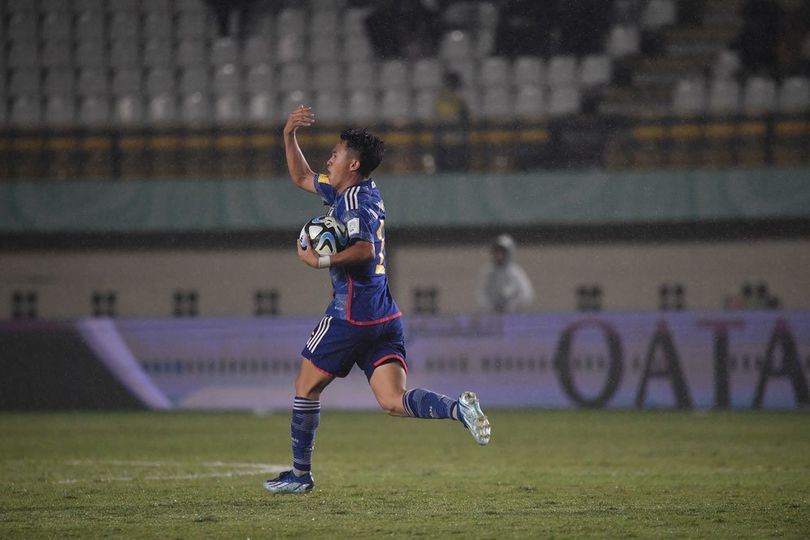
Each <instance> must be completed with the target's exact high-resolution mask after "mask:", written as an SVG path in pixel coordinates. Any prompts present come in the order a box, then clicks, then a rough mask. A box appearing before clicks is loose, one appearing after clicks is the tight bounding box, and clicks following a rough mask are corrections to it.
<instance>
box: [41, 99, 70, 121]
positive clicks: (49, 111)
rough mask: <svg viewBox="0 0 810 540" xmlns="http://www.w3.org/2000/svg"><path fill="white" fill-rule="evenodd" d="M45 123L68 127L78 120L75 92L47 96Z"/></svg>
mask: <svg viewBox="0 0 810 540" xmlns="http://www.w3.org/2000/svg"><path fill="white" fill-rule="evenodd" d="M44 120H45V123H46V124H47V125H49V126H53V127H68V126H71V125H73V123H74V122H75V121H76V100H75V96H74V95H73V94H68V95H63V94H54V95H50V96H48V97H47V98H45V115H44Z"/></svg>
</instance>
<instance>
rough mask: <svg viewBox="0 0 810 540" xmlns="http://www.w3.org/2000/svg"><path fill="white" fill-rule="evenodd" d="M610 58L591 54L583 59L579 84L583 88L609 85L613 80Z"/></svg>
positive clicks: (604, 55)
mask: <svg viewBox="0 0 810 540" xmlns="http://www.w3.org/2000/svg"><path fill="white" fill-rule="evenodd" d="M611 71H612V70H611V62H610V57H609V56H608V55H606V54H590V55H588V56H586V57H585V58H583V59H582V63H581V64H580V70H579V83H580V85H582V87H583V88H593V87H596V86H601V85H605V84H608V83H609V82H610V79H611Z"/></svg>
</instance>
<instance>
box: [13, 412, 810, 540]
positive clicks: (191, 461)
mask: <svg viewBox="0 0 810 540" xmlns="http://www.w3.org/2000/svg"><path fill="white" fill-rule="evenodd" d="M488 412H489V413H490V419H491V421H492V425H493V435H492V437H493V438H492V443H491V444H490V445H489V446H487V447H483V448H482V447H478V446H477V445H476V444H475V443H474V441H473V440H472V437H470V436H469V434H468V433H466V432H465V431H464V430H463V428H461V427H460V426H456V425H452V424H450V423H449V422H446V421H424V420H422V421H420V420H412V419H394V418H387V417H385V416H384V415H382V414H381V413H340V412H332V411H329V410H328V409H327V410H325V412H324V413H323V414H322V421H321V429H319V431H318V435H317V438H316V449H315V479H316V482H317V484H318V485H317V487H316V489H315V491H314V492H313V493H311V494H309V495H305V496H291V495H287V496H280V495H276V496H274V495H271V494H269V493H266V492H265V491H264V489H263V488H262V481H263V480H264V479H265V478H267V477H269V476H273V475H274V474H273V473H271V472H270V471H272V470H273V467H272V466H273V465H285V464H287V463H288V462H289V461H290V450H289V416H288V415H287V414H274V415H269V416H255V415H251V414H236V413H234V414H208V413H188V414H180V413H163V414H160V413H104V414H99V413H65V414H10V413H4V414H0V473H1V474H2V480H3V484H2V485H3V489H2V493H0V537H2V538H38V537H52V538H65V537H79V538H87V537H115V538H205V537H217V538H284V537H288V538H304V537H309V538H347V537H351V538H354V539H357V538H379V537H402V538H405V537H408V538H411V537H426V538H453V537H459V538H462V537H463V538H465V539H467V538H494V539H500V538H549V537H555V538H561V537H571V538H583V537H599V538H604V537H641V538H650V537H656V538H657V537H690V538H693V537H702V538H722V537H725V538H731V537H734V538H739V537H746V538H765V537H786V538H808V537H810V416H808V415H807V414H800V413H707V414H699V413H674V412H593V411H565V412H562V411H554V412H551V411H519V412H518V411H497V410H495V411H488Z"/></svg>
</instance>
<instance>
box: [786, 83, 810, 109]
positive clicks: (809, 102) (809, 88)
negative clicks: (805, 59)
mask: <svg viewBox="0 0 810 540" xmlns="http://www.w3.org/2000/svg"><path fill="white" fill-rule="evenodd" d="M808 110H810V79H808V78H807V77H788V78H787V79H785V80H784V81H782V86H780V87H779V111H780V112H783V113H788V114H790V113H801V112H807V111H808Z"/></svg>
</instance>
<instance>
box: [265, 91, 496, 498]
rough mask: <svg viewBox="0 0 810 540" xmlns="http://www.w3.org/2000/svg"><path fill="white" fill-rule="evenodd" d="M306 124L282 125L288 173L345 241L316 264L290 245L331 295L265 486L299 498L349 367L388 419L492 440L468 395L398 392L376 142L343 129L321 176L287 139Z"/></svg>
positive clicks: (401, 373) (304, 119)
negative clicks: (286, 447) (330, 393)
mask: <svg viewBox="0 0 810 540" xmlns="http://www.w3.org/2000/svg"><path fill="white" fill-rule="evenodd" d="M314 122H315V116H314V114H313V112H312V109H311V108H310V107H305V106H304V105H301V106H299V107H298V108H297V109H296V110H294V111H293V112H291V113H290V114H289V116H288V118H287V124H286V125H285V126H284V146H285V152H286V158H287V168H288V170H289V173H290V177H291V178H292V181H293V183H294V184H295V185H296V186H298V187H299V188H301V189H304V190H306V191H309V192H311V193H316V194H318V195H320V196H321V198H322V199H323V202H324V204H326V205H328V206H329V212H328V213H329V215H331V216H334V217H335V218H337V219H339V220H340V221H342V222H343V223H344V224H345V225H346V229H347V234H348V237H349V242H348V246H347V247H346V248H345V249H344V250H343V251H340V252H338V253H336V254H334V255H332V256H320V257H319V256H318V255H317V254H316V253H315V252H314V250H313V249H312V248H311V246H310V244H309V240H308V239H306V246H305V247H302V246H301V243H300V242H296V244H297V245H298V257H299V258H300V259H301V261H303V262H304V263H306V264H307V265H308V266H311V267H312V268H328V269H329V273H330V274H331V278H332V286H333V288H334V294H333V299H332V302H331V303H330V304H329V307H328V308H327V309H326V314H325V315H324V317H323V318H322V319H321V320H320V322H319V323H318V324H317V326H316V327H315V329H314V330H313V332H312V334H311V336H310V338H309V340H308V341H307V342H306V345H305V346H304V350H303V351H302V353H301V354H302V356H303V358H302V360H301V370H300V371H299V373H298V377H297V379H296V381H295V400H294V402H293V411H292V421H291V432H292V449H293V468H292V469H291V470H289V471H286V472H283V473H281V474H280V475H279V476H278V477H277V478H273V479H271V480H267V481H266V482H265V484H264V485H265V488H266V489H267V490H268V491H271V492H273V493H307V492H309V491H312V488H314V487H315V482H314V480H313V478H312V472H311V466H312V449H313V442H314V439H315V430H316V429H317V428H318V424H319V423H320V411H321V402H320V396H321V392H323V390H324V389H325V388H326V387H327V386H328V385H329V383H331V382H332V381H333V380H334V379H335V378H337V377H345V376H346V375H348V373H349V371H351V369H352V367H353V366H354V364H357V365H358V366H359V367H360V369H362V370H363V372H364V373H365V374H366V377H367V378H368V382H369V385H370V386H371V391H372V392H374V396H375V397H376V398H377V402H378V403H379V404H380V406H381V407H382V408H383V410H385V412H387V413H388V414H390V415H391V416H409V417H413V418H443V419H449V420H453V421H457V422H460V423H461V424H462V425H463V426H464V427H466V428H467V429H468V430H469V431H470V433H472V436H473V438H474V439H475V441H476V442H477V443H478V444H481V445H484V444H487V443H488V442H489V438H490V426H489V420H488V419H487V417H486V416H485V415H484V413H483V412H482V411H481V406H480V404H479V402H478V397H477V396H476V394H475V393H474V392H463V393H462V394H461V395H460V396H459V398H458V399H451V398H449V397H447V396H444V395H441V394H437V393H435V392H431V391H430V390H425V389H423V388H414V389H411V390H407V391H406V390H405V379H406V374H407V372H408V364H407V362H406V361H405V338H404V335H403V331H402V321H401V318H400V315H401V313H400V311H399V308H398V307H397V304H396V302H394V299H393V297H392V296H391V291H390V290H389V288H388V278H387V277H386V273H385V264H386V261H385V225H384V224H385V205H384V204H383V200H382V198H381V196H380V192H379V191H378V189H377V185H376V184H375V182H374V180H372V179H371V178H370V174H371V172H372V171H373V170H374V169H376V168H377V166H378V165H379V164H380V161H381V160H382V156H383V152H384V150H385V148H384V145H383V141H382V140H380V139H379V138H378V137H376V136H374V135H372V134H371V133H369V132H368V131H367V130H365V129H362V130H361V129H347V130H345V131H343V132H342V133H341V134H340V141H339V142H338V143H337V144H336V145H335V146H334V148H333V149H332V156H331V157H330V158H329V160H328V161H327V162H326V169H327V171H328V172H329V175H328V176H326V175H323V174H316V173H315V172H313V171H312V169H311V168H310V167H309V164H308V163H307V160H306V158H305V157H304V154H303V153H302V152H301V148H300V147H299V146H298V141H297V140H296V135H295V134H296V131H297V130H298V128H301V127H307V126H311V125H312V124H313V123H314ZM305 238H306V236H305Z"/></svg>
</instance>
